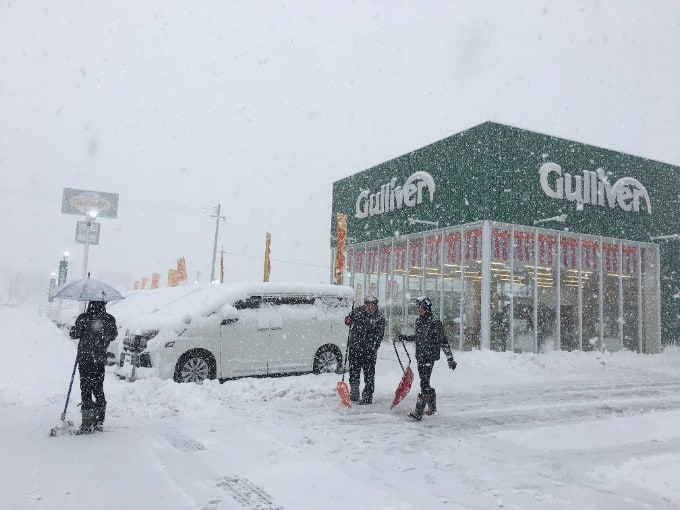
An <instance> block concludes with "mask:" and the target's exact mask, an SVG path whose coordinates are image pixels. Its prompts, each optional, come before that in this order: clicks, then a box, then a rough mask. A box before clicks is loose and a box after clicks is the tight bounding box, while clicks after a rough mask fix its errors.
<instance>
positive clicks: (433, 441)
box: [0, 307, 680, 510]
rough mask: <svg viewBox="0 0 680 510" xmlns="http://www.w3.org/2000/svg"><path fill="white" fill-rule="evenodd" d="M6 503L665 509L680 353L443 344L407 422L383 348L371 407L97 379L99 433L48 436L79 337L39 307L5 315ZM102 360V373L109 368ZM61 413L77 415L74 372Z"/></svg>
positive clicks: (0, 394) (677, 456)
mask: <svg viewBox="0 0 680 510" xmlns="http://www.w3.org/2000/svg"><path fill="white" fill-rule="evenodd" d="M0 349H2V353H3V359H4V362H3V364H2V371H0V458H2V476H0V494H1V496H0V507H2V508H6V509H11V510H14V509H49V510H58V509H77V510H80V509H91V508H96V509H116V510H119V509H122V508H125V509H129V510H134V509H163V510H175V509H177V510H179V509H200V510H208V509H210V510H218V509H242V510H243V509H246V510H255V509H258V510H272V509H286V510H306V509H310V510H312V509H313V510H327V509H328V510H330V509H346V508H353V509H371V510H377V509H398V510H408V509H425V508H426V509H428V510H434V509H440V508H441V509H487V508H508V509H520V508H522V509H579V510H583V509H598V510H600V509H617V510H619V509H636V510H637V509H646V508H648V509H678V508H680V426H678V424H680V350H678V349H677V348H669V349H666V350H665V351H664V352H663V353H662V354H658V355H637V354H632V353H615V354H608V353H581V352H573V353H549V354H542V355H532V354H522V355H518V354H512V353H495V352H477V351H475V352H464V353H456V359H457V361H458V368H457V369H456V371H455V372H451V371H450V370H449V369H448V368H447V367H446V363H444V362H439V363H438V364H437V365H436V367H435V370H434V374H433V381H432V384H433V386H434V387H436V388H437V393H438V396H439V398H438V403H439V412H438V414H437V415H435V416H432V417H425V418H424V419H423V421H422V422H420V423H415V422H412V421H410V420H409V419H408V418H407V417H406V414H407V412H408V411H409V410H410V409H411V408H412V407H413V404H414V401H415V396H416V393H417V384H418V378H417V375H416V380H415V381H414V387H413V389H412V390H411V393H410V394H409V396H408V397H407V398H406V400H405V401H404V402H402V403H401V404H400V405H399V406H397V407H396V408H395V409H394V410H390V403H391V401H392V398H393V396H394V390H395V389H396V387H397V384H398V382H399V380H400V377H401V372H400V369H399V365H398V363H397V362H396V358H395V356H394V351H393V349H392V345H391V344H385V345H383V347H382V348H381V351H380V355H379V360H378V366H377V381H376V398H375V403H374V404H373V405H371V406H365V407H355V408H352V409H345V408H343V407H341V406H340V401H339V398H338V396H337V394H336V392H335V385H336V383H337V381H338V380H339V379H340V377H339V376H337V375H332V374H328V375H321V376H314V375H303V376H295V377H283V378H270V379H266V378H264V379H254V378H248V379H241V380H236V381H229V382H225V383H224V384H220V383H218V382H208V383H206V384H203V385H193V384H190V385H179V384H176V383H173V382H170V381H159V380H155V379H148V380H140V381H136V382H134V383H128V382H126V381H122V380H119V379H117V378H116V377H115V376H114V375H113V373H112V372H109V373H108V374H107V378H106V381H105V390H106V395H107V400H108V402H109V404H108V416H107V421H106V424H105V431H104V432H103V433H99V434H94V435H92V436H71V435H64V436H60V437H55V438H51V437H48V431H49V429H50V428H51V427H52V426H54V425H57V424H58V423H59V416H60V414H61V411H62V409H63V405H64V399H65V394H66V390H67V388H68V382H69V378H70V375H71V369H72V367H73V361H74V358H75V344H74V341H73V340H71V339H69V338H68V337H67V336H66V334H65V333H64V332H63V331H62V330H60V329H58V328H56V327H55V326H54V324H53V323H52V322H50V321H49V320H48V319H47V318H45V317H41V316H39V315H38V312H37V309H36V308H35V307H21V308H14V309H4V310H0ZM107 370H110V368H109V369H107ZM72 397H73V399H72V404H71V405H70V406H69V411H68V418H69V419H72V420H74V421H76V422H77V423H79V422H80V416H79V413H78V408H77V407H76V406H77V404H78V402H79V401H80V397H79V391H78V376H77V375H76V380H75V382H74V392H73V393H72Z"/></svg>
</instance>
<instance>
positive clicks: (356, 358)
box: [345, 296, 385, 405]
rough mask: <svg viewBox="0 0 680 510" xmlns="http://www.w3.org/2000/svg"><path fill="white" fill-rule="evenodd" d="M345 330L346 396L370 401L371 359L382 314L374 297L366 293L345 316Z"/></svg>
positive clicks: (372, 386)
mask: <svg viewBox="0 0 680 510" xmlns="http://www.w3.org/2000/svg"><path fill="white" fill-rule="evenodd" d="M345 324H346V325H348V326H349V327H350V330H349V387H350V392H349V397H350V400H351V401H352V402H356V401H359V405H365V404H372V403H373V391H374V390H375V363H376V360H377V358H378V349H379V348H380V344H381V342H382V340H383V337H384V336H385V317H384V316H383V314H382V313H380V311H378V298H377V297H373V296H366V298H365V299H364V306H360V307H359V308H356V309H354V310H352V311H351V312H350V314H349V315H348V316H347V317H345ZM362 370H363V372H364V391H363V393H362V394H361V400H359V386H360V383H361V371H362Z"/></svg>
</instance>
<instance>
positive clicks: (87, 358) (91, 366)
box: [70, 301, 118, 434]
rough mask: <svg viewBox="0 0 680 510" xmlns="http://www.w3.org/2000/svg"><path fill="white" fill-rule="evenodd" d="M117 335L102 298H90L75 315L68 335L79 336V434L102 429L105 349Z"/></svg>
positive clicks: (104, 414)
mask: <svg viewBox="0 0 680 510" xmlns="http://www.w3.org/2000/svg"><path fill="white" fill-rule="evenodd" d="M117 334H118V329H117V328H116V319H115V318H114V317H113V315H110V314H108V313H106V306H105V305H104V302H103V301H90V304H89V305H88V308H87V311H86V312H85V313H81V314H80V315H79V316H78V318H77V319H76V323H75V326H73V328H71V331H70V335H71V338H79V339H80V341H79V342H78V354H77V357H76V359H77V362H78V371H79V373H80V398H81V411H80V412H81V414H82V418H83V421H82V424H81V425H80V430H79V431H78V432H79V433H80V434H90V433H92V432H93V431H95V430H100V431H101V430H102V427H103V424H104V418H105V417H106V398H105V397H104V367H105V366H106V349H107V347H108V346H109V343H111V341H113V340H114V339H115V338H116V335H117ZM92 397H94V400H93V399H92Z"/></svg>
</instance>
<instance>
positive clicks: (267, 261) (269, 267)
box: [262, 232, 272, 282]
mask: <svg viewBox="0 0 680 510" xmlns="http://www.w3.org/2000/svg"><path fill="white" fill-rule="evenodd" d="M271 245H272V235H271V234H270V233H269V232H267V235H266V236H265V242H264V279H263V280H262V281H263V282H268V281H269V273H270V272H271V270H272V265H271V261H270V259H269V254H270V253H271Z"/></svg>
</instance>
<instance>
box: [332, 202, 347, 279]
mask: <svg viewBox="0 0 680 510" xmlns="http://www.w3.org/2000/svg"><path fill="white" fill-rule="evenodd" d="M337 223H338V228H337V235H336V237H337V244H336V246H335V270H334V278H335V283H336V284H337V285H342V272H343V271H344V269H345V241H346V240H347V216H346V215H344V214H338V217H337Z"/></svg>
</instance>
